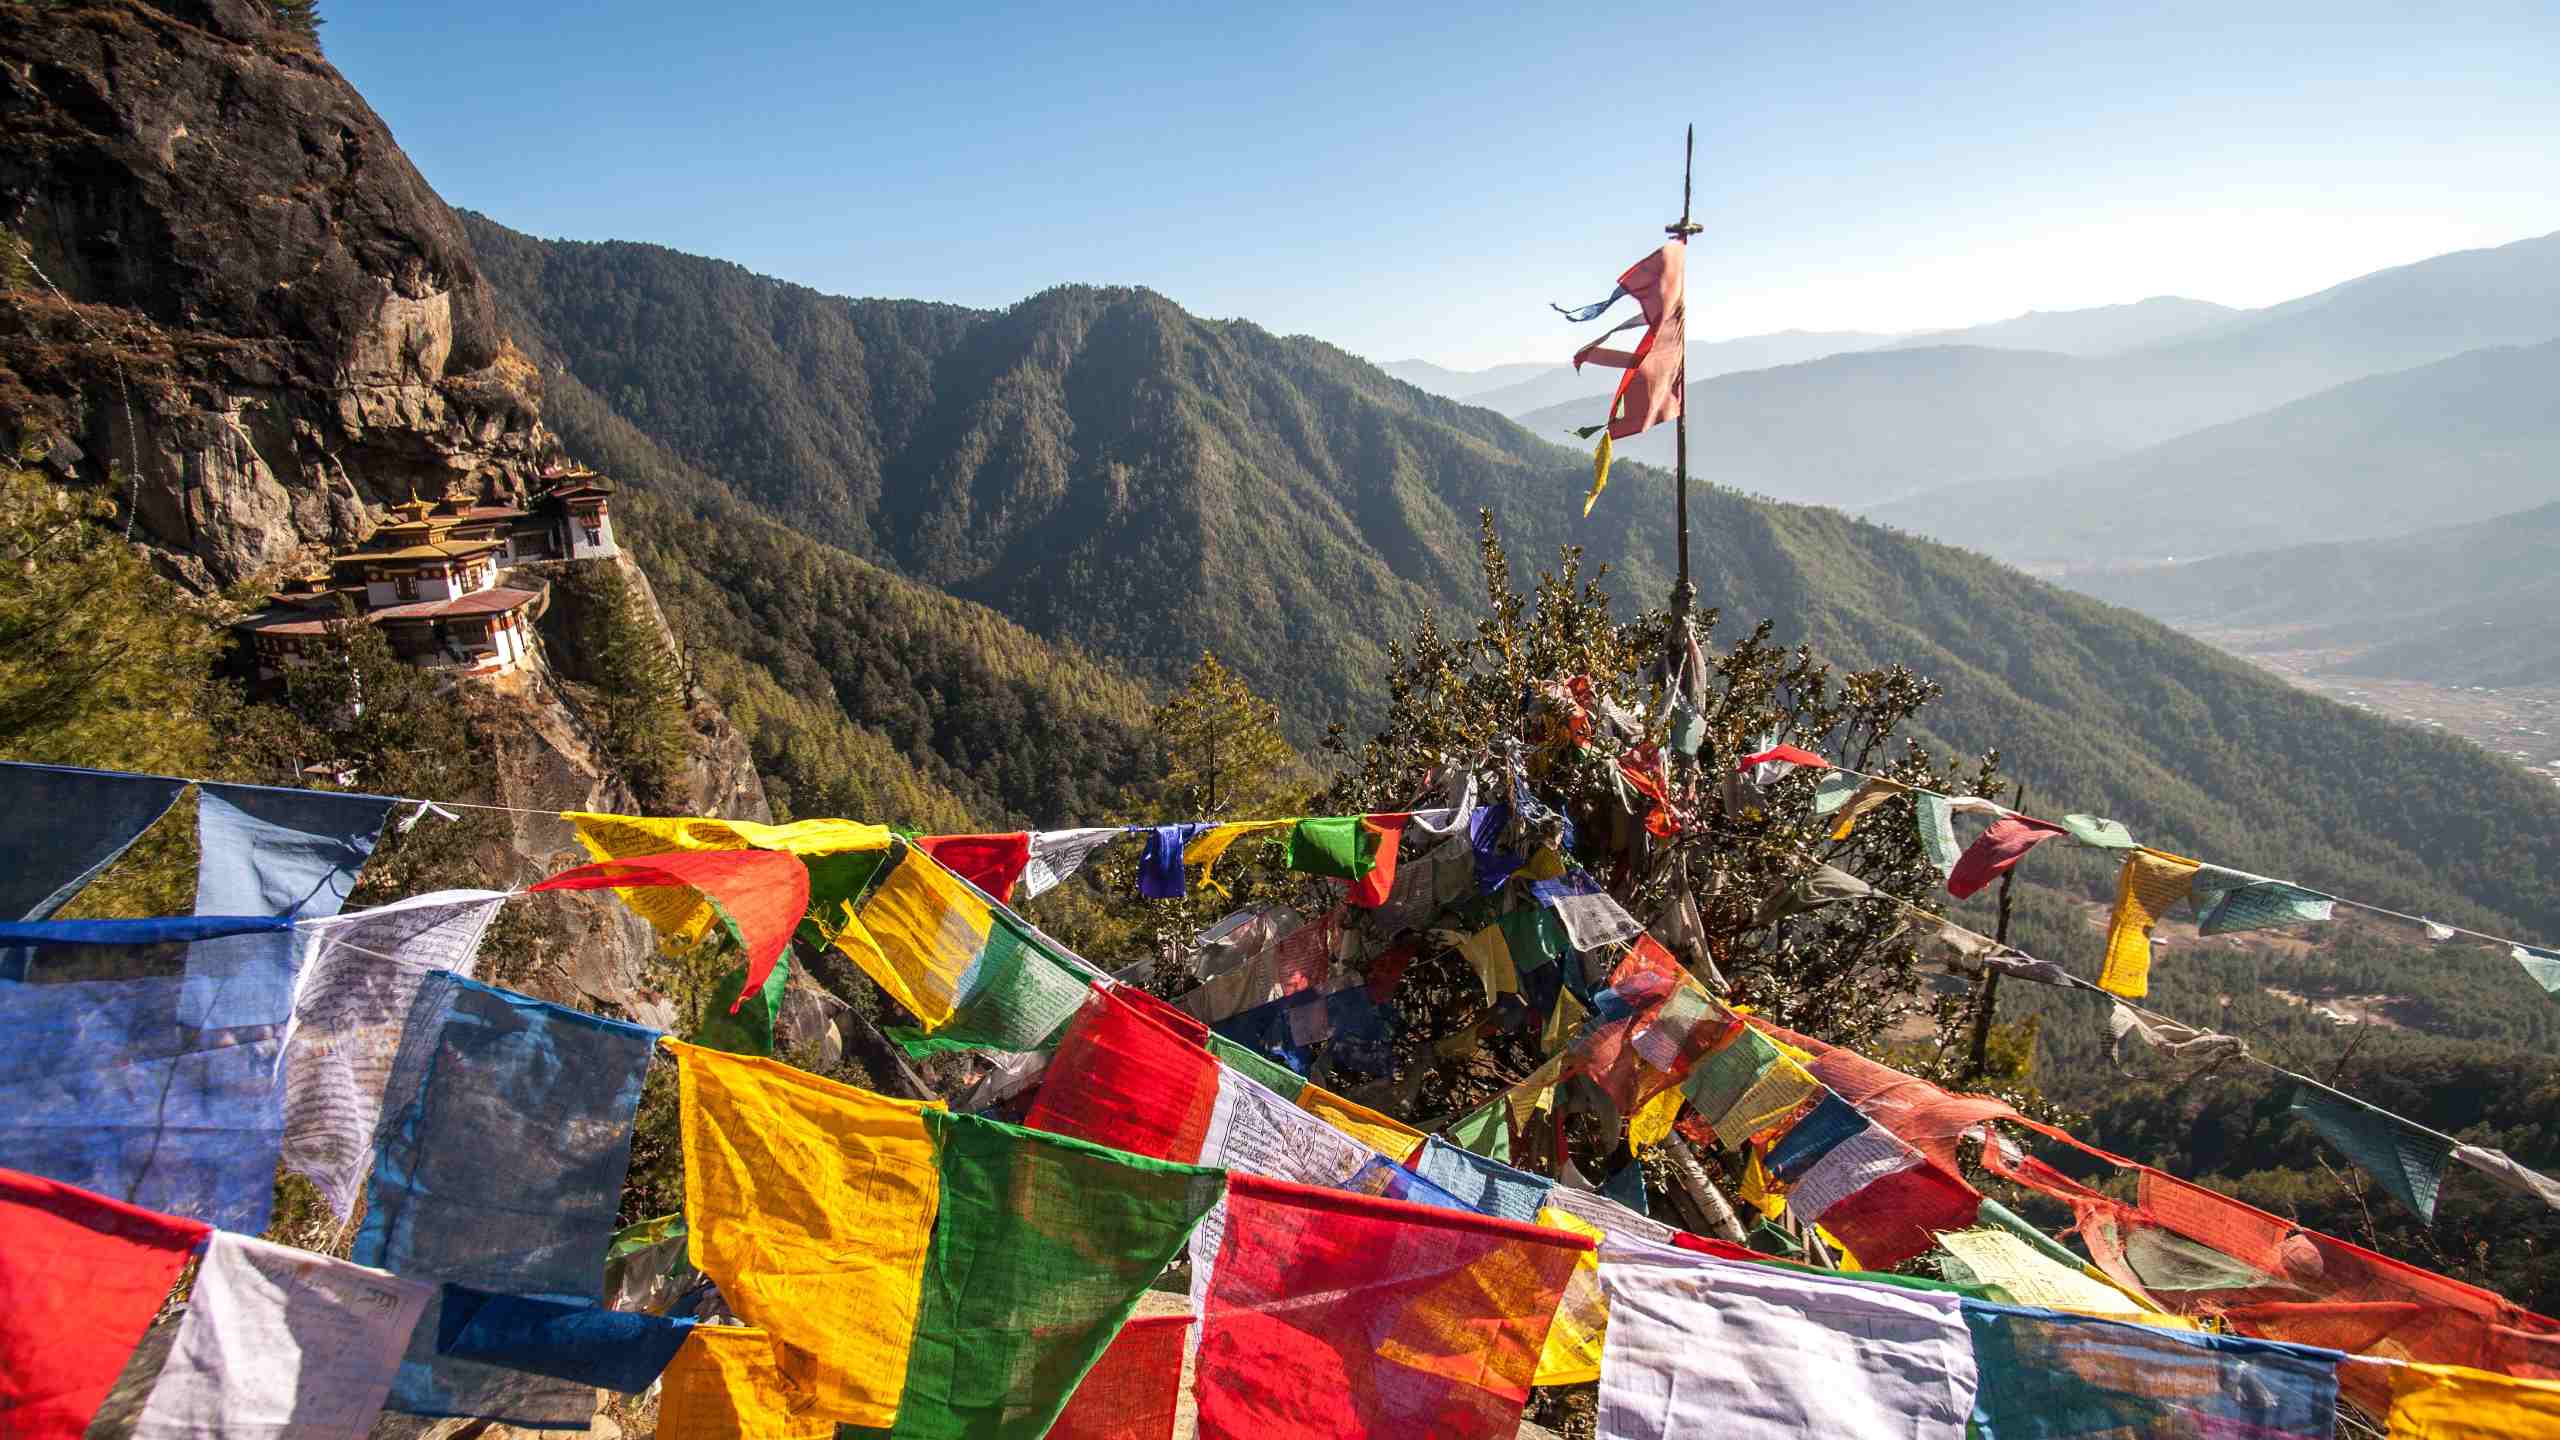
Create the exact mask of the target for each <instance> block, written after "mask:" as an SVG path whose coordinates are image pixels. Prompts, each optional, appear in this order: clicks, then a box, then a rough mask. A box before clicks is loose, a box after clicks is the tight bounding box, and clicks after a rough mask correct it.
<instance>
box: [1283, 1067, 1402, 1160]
mask: <svg viewBox="0 0 2560 1440" xmlns="http://www.w3.org/2000/svg"><path fill="white" fill-rule="evenodd" d="M1297 1104H1298V1108H1299V1109H1301V1110H1304V1111H1306V1112H1307V1113H1308V1114H1310V1115H1313V1116H1315V1117H1316V1118H1317V1119H1319V1120H1322V1121H1324V1122H1325V1123H1326V1124H1328V1125H1331V1126H1332V1127H1333V1128H1335V1129H1337V1130H1339V1131H1341V1132H1342V1133H1343V1134H1345V1135H1348V1136H1350V1137H1351V1138H1353V1139H1355V1140H1357V1141H1359V1142H1360V1143H1361V1144H1363V1145H1366V1146H1368V1147H1369V1148H1370V1149H1372V1150H1375V1151H1377V1152H1378V1153H1379V1154H1381V1155H1384V1156H1386V1157H1387V1158H1388V1159H1390V1160H1393V1161H1395V1162H1396V1163H1397V1164H1399V1165H1403V1164H1409V1163H1411V1162H1412V1160H1413V1157H1414V1154H1415V1153H1416V1152H1417V1151H1419V1150H1420V1149H1421V1148H1422V1141H1423V1134H1422V1132H1421V1131H1419V1130H1416V1129H1414V1128H1413V1127H1412V1126H1410V1125H1407V1124H1405V1123H1404V1122H1403V1121H1401V1120H1398V1119H1396V1118H1395V1117H1393V1116H1391V1115H1381V1114H1379V1113H1378V1112H1377V1111H1375V1110H1372V1109H1370V1108H1369V1107H1368V1106H1366V1105H1360V1104H1356V1103H1354V1102H1352V1101H1349V1100H1345V1099H1344V1098H1342V1097H1341V1096H1339V1095H1336V1094H1334V1093H1333V1092H1332V1091H1330V1090H1327V1089H1326V1088H1324V1087H1323V1086H1321V1085H1312V1084H1311V1085H1307V1086H1305V1087H1303V1088H1302V1089H1300V1090H1299V1091H1298V1095H1297Z"/></svg>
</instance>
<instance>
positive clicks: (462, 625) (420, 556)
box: [237, 469, 617, 678]
mask: <svg viewBox="0 0 2560 1440" xmlns="http://www.w3.org/2000/svg"><path fill="white" fill-rule="evenodd" d="M546 480H547V481H548V483H547V484H546V486H545V488H544V489H543V491H542V493H541V494H539V495H538V496H536V497H535V498H534V499H533V501H532V502H531V504H530V505H528V506H526V507H523V508H518V507H516V506H513V505H507V504H502V503H497V502H494V501H491V500H489V499H487V498H486V497H485V496H478V495H470V494H462V493H454V494H447V495H446V496H445V497H444V498H443V499H442V500H440V501H434V502H429V501H425V500H419V499H415V498H412V499H410V500H408V501H406V502H404V503H402V504H399V505H394V506H392V507H391V509H392V513H393V514H394V515H395V516H396V517H397V518H396V519H394V520H393V521H392V522H391V523H390V524H387V525H384V526H383V527H381V528H380V529H378V530H376V531H374V532H373V535H372V536H371V538H369V539H367V540H366V541H365V542H364V544H362V545H361V546H358V547H357V548H356V549H353V550H349V551H345V552H342V553H340V554H337V555H333V556H331V557H330V559H329V568H328V570H327V571H326V572H315V573H311V574H307V575H303V576H300V577H297V578H295V579H293V580H291V581H288V582H287V583H286V585H285V586H284V588H282V589H280V590H278V591H277V592H276V593H275V594H274V595H272V596H270V597H269V600H268V605H267V608H266V609H265V610H263V611H261V612H260V613H259V614H257V615H255V616H253V617H251V618H250V619H247V620H244V621H242V622H240V624H239V626H238V627H237V628H238V629H240V630H241V631H242V632H244V633H245V634H247V636H248V637H249V642H250V644H251V646H252V647H253V648H254V650H255V652H256V656H257V665H258V674H259V676H260V677H261V678H267V677H272V676H275V675H278V674H281V673H282V672H283V671H284V670H286V669H287V668H289V667H291V666H294V665H300V664H307V663H310V662H311V661H313V660H315V659H317V658H319V657H320V656H322V655H324V654H326V653H327V641H328V627H329V624H330V622H331V621H333V620H336V619H338V618H340V617H341V616H342V615H344V614H345V613H346V612H347V610H348V609H350V608H352V609H353V610H354V611H355V612H356V614H357V615H358V616H359V618H361V619H363V620H364V621H365V622H366V623H367V624H370V625H375V626H378V627H380V628H381V630H382V634H383V638H384V639H385V640H387V641H388V642H390V645H391V649H392V651H393V652H394V653H395V654H398V655H399V656H400V657H401V658H403V659H405V660H407V661H409V662H410V663H411V664H413V665H421V666H428V667H434V668H450V669H454V670H457V671H459V672H461V673H463V674H466V675H504V674H507V673H509V672H511V671H515V670H519V669H522V668H523V667H524V666H525V665H526V664H528V663H529V662H530V661H531V660H532V658H533V656H534V653H535V647H536V644H537V641H536V637H535V634H534V622H535V621H536V620H539V619H540V618H541V616H542V611H543V607H544V606H545V605H546V604H548V603H549V600H550V585H549V583H548V582H540V581H538V582H536V587H537V588H533V589H519V588H516V587H514V586H509V585H500V584H499V583H498V579H499V575H500V572H501V571H502V570H503V569H504V568H505V567H507V566H508V565H511V564H513V563H515V562H517V561H524V560H588V559H601V558H605V557H609V556H612V555H614V554H616V553H617V551H616V549H615V546H614V539H613V519H612V515H611V513H610V502H609V497H610V496H611V495H612V493H613V482H612V481H610V480H607V479H605V478H604V477H603V476H601V475H598V474H596V473H595V472H594V471H592V470H585V469H577V470H567V471H559V472H554V473H553V474H551V475H549V476H547V477H546Z"/></svg>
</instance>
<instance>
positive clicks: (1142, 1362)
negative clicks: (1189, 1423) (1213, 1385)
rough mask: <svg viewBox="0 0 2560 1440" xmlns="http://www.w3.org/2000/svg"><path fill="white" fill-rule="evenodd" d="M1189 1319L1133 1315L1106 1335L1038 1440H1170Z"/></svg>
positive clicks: (1178, 1405)
mask: <svg viewBox="0 0 2560 1440" xmlns="http://www.w3.org/2000/svg"><path fill="white" fill-rule="evenodd" d="M1190 1337H1191V1317H1190V1316H1189V1315H1135V1316H1132V1317H1130V1320H1129V1323H1128V1324H1126V1325H1123V1326H1121V1327H1120V1333H1119V1334H1117V1335H1114V1336H1112V1337H1111V1348H1109V1349H1107V1350H1105V1351H1103V1352H1102V1358H1101V1359H1099V1360H1097V1361H1095V1362H1094V1364H1093V1368H1092V1369H1091V1370H1088V1371H1086V1372H1085V1377H1084V1380H1083V1381H1082V1383H1080V1384H1078V1385H1077V1386H1076V1393H1075V1398H1074V1399H1072V1400H1069V1401H1068V1402H1067V1408H1066V1409H1065V1410H1064V1411H1061V1412H1060V1413H1059V1415H1058V1423H1056V1424H1054V1425H1052V1426H1050V1427H1049V1433H1048V1434H1047V1435H1046V1436H1045V1437H1043V1440H1173V1430H1174V1422H1175V1421H1176V1420H1177V1419H1178V1418H1179V1417H1180V1415H1181V1410H1182V1358H1183V1352H1184V1351H1186V1350H1188V1349H1189V1348H1190Z"/></svg>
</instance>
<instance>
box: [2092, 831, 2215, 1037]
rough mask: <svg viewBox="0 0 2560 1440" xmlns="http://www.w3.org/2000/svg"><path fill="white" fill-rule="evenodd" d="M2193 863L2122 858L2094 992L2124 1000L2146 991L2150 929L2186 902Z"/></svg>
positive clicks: (2140, 854)
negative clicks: (2104, 957)
mask: <svg viewBox="0 0 2560 1440" xmlns="http://www.w3.org/2000/svg"><path fill="white" fill-rule="evenodd" d="M2199 868H2201V867H2200V866H2198V865H2197V863H2196V862H2195V861H2193V860H2188V859H2184V858H2181V857H2179V856H2176V855H2166V854H2162V853H2161V852H2160V851H2157V850H2136V851H2133V852H2132V853H2130V854H2128V855H2126V856H2125V857H2124V870H2123V872H2122V873H2121V874H2119V875H2118V876H2117V877H2116V909H2115V915H2114V916H2113V917H2112V918H2111V919H2109V920H2108V922H2107V963H2106V967H2105V968H2104V969H2102V970H2100V971H2099V972H2098V988H2099V989H2101V990H2105V991H2107V992H2109V993H2111V994H2116V995H2121V996H2123V997H2125V998H2126V999H2128V1000H2139V999H2141V998H2142V997H2143V996H2145V995H2148V994H2150V993H2151V929H2152V927H2153V926H2155V925H2157V924H2159V923H2160V917H2161V916H2162V915H2164V914H2166V913H2167V912H2168V909H2169V907H2170V906H2172V905H2175V904H2177V903H2178V902H2179V901H2181V900H2184V899H2186V898H2187V895H2188V892H2189V891H2191V890H2192V889H2193V888H2194V886H2195V878H2196V871H2197V870H2198V869H2199Z"/></svg>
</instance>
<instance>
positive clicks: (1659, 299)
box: [1573, 240, 1689, 440]
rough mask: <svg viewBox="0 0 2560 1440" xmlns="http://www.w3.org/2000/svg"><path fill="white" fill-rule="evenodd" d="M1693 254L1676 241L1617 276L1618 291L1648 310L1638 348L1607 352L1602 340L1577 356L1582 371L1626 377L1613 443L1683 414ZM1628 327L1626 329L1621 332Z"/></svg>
mask: <svg viewBox="0 0 2560 1440" xmlns="http://www.w3.org/2000/svg"><path fill="white" fill-rule="evenodd" d="M1688 254H1689V247H1688V246H1687V245H1686V244H1684V243H1682V242H1681V241H1678V240H1673V241H1670V242H1668V243H1666V244H1665V245H1664V246H1663V247H1662V248H1661V249H1659V250H1656V251H1654V252H1653V253H1652V254H1650V255H1647V256H1646V257H1644V258H1643V259H1642V260H1639V261H1637V262H1636V263H1635V264H1633V265H1630V266H1628V267H1627V273H1625V274H1623V275H1621V276H1619V277H1618V288H1619V289H1620V290H1622V291H1624V292H1625V293H1627V294H1628V295H1630V296H1633V297H1634V299H1635V302H1636V304H1637V305H1638V306H1640V307H1641V308H1642V309H1643V311H1644V324H1645V325H1646V327H1647V328H1646V330H1645V332H1644V338H1643V339H1642V340H1640V341H1638V342H1636V348H1635V349H1633V350H1631V351H1630V350H1606V349H1603V348H1601V346H1602V344H1603V342H1605V341H1606V340H1607V339H1608V338H1609V337H1608V335H1603V336H1601V337H1600V339H1598V340H1594V341H1592V342H1591V343H1590V344H1588V345H1585V346H1583V347H1582V348H1581V349H1580V350H1578V351H1576V352H1574V356H1573V365H1574V368H1575V369H1577V370H1579V369H1581V368H1582V367H1583V366H1584V365H1609V366H1615V367H1617V368H1619V369H1622V370H1625V371H1626V372H1627V374H1626V378H1625V379H1623V380H1620V381H1619V382H1618V389H1617V393H1615V394H1614V395H1612V396H1610V397H1609V435H1610V437H1611V438H1612V439H1617V440H1624V439H1626V438H1627V437H1628V436H1630V435H1641V434H1643V433H1644V432H1645V431H1647V430H1650V429H1652V428H1653V427H1654V426H1656V425H1659V424H1661V423H1662V422H1663V421H1665V420H1669V419H1672V418H1673V417H1675V416H1677V415H1678V414H1679V413H1680V407H1681V404H1682V403H1683V399H1684V397H1683V396H1682V395H1681V393H1680V392H1681V388H1682V386H1683V384H1684V377H1685V376H1686V374H1687V365H1688V358H1687V357H1688V343H1687V329H1688V306H1687V304H1686V302H1685V300H1684V299H1683V291H1684V289H1685V287H1686V281H1687V271H1688ZM1613 298H1614V297H1613ZM1626 328H1627V327H1626V326H1624V325H1621V326H1619V327H1618V330H1623V329H1626ZM1616 333H1617V330H1612V331H1610V332H1609V334H1611V335H1614V334H1616Z"/></svg>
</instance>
